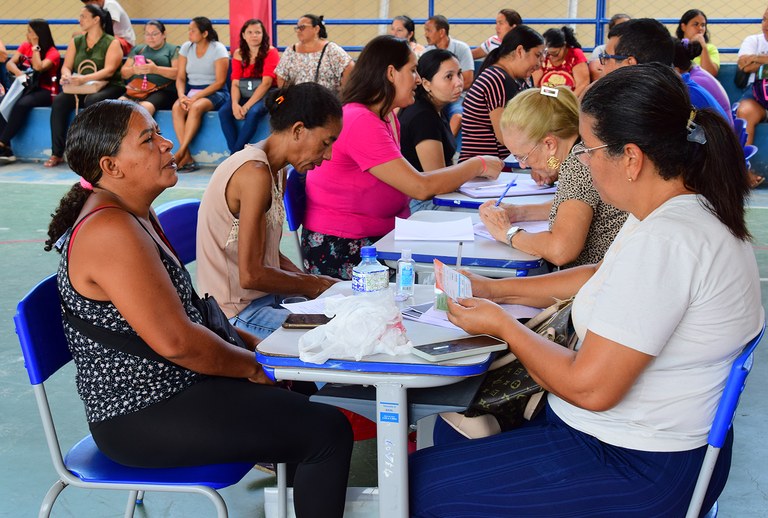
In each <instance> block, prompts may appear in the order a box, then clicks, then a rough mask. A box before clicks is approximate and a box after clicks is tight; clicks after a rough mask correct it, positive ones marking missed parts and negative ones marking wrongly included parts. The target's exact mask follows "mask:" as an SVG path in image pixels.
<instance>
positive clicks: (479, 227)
mask: <svg viewBox="0 0 768 518" xmlns="http://www.w3.org/2000/svg"><path fill="white" fill-rule="evenodd" d="M514 225H515V226H518V227H520V228H522V229H523V230H525V231H526V232H531V233H534V234H535V233H536V232H546V231H547V230H549V221H518V222H516V223H514ZM472 228H473V230H474V231H475V235H476V236H477V237H482V238H485V239H490V240H492V241H493V239H494V238H493V236H492V235H491V233H490V232H488V229H487V228H486V226H485V223H483V222H482V221H481V222H479V223H475V224H474V226H473V227H472Z"/></svg>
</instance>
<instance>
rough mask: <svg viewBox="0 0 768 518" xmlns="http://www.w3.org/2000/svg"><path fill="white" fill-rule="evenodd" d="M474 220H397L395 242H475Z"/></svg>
mask: <svg viewBox="0 0 768 518" xmlns="http://www.w3.org/2000/svg"><path fill="white" fill-rule="evenodd" d="M474 240H475V233H474V232H473V230H472V218H471V217H469V216H467V217H466V218H461V219H456V220H451V221H417V220H415V219H402V218H395V241H474Z"/></svg>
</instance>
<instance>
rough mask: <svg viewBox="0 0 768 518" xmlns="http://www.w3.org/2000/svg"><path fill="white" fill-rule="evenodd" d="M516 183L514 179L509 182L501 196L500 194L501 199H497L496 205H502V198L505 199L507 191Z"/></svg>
mask: <svg viewBox="0 0 768 518" xmlns="http://www.w3.org/2000/svg"><path fill="white" fill-rule="evenodd" d="M514 185H515V181H514V180H512V181H511V182H509V183H508V184H507V187H506V188H505V189H504V192H503V193H501V196H499V199H498V200H496V203H495V204H494V207H498V206H499V205H501V200H503V199H504V197H505V196H506V195H507V193H508V192H509V190H510V189H511V188H512V186H514Z"/></svg>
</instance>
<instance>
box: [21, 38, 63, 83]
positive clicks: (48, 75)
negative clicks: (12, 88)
mask: <svg viewBox="0 0 768 518" xmlns="http://www.w3.org/2000/svg"><path fill="white" fill-rule="evenodd" d="M16 52H18V53H19V55H21V59H19V62H18V63H17V65H16V66H18V67H19V70H25V69H26V68H28V67H31V66H32V45H31V44H30V43H29V42H28V41H25V42H24V43H22V44H21V45H19V49H18V50H17V51H16ZM41 57H42V58H43V59H44V60H45V59H47V60H49V61H50V62H51V63H53V66H52V67H51V68H49V69H48V70H46V71H45V72H44V73H43V74H41V75H40V88H43V89H45V90H48V91H49V92H51V93H52V94H56V93H57V92H58V84H57V83H56V82H54V80H53V78H54V77H57V76H58V75H59V69H60V68H61V54H59V51H58V50H56V47H51V48H50V49H48V52H46V53H45V56H41Z"/></svg>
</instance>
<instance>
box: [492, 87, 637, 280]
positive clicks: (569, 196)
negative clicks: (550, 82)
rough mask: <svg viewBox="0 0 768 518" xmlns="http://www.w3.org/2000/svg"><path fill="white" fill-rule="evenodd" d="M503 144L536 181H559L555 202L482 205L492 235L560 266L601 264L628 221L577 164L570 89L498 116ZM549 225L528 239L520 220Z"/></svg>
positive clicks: (515, 102)
mask: <svg viewBox="0 0 768 518" xmlns="http://www.w3.org/2000/svg"><path fill="white" fill-rule="evenodd" d="M501 132H502V135H503V137H504V145H505V146H507V148H509V150H510V151H511V152H512V154H513V155H514V156H515V158H517V160H518V161H519V162H520V163H521V165H526V166H528V167H530V168H531V176H533V178H534V179H536V180H537V182H539V183H554V181H555V180H557V179H558V178H559V182H558V187H557V194H555V199H554V200H553V201H552V202H549V203H542V204H538V205H508V204H505V203H502V204H501V205H499V206H498V207H496V206H495V201H491V202H486V203H484V204H483V205H482V206H481V207H480V217H481V218H482V220H483V222H484V223H485V225H486V227H488V230H489V231H490V232H491V234H492V235H493V236H494V237H495V238H496V239H497V240H499V241H501V242H503V243H507V244H509V245H510V246H511V247H513V248H516V249H518V250H521V251H523V252H527V253H529V254H533V255H538V256H541V257H543V258H544V259H546V260H547V261H549V262H550V263H552V264H554V265H556V266H564V267H570V266H577V265H580V264H591V263H596V262H598V261H599V260H600V259H602V258H603V255H604V254H605V251H606V250H607V249H608V246H609V245H610V244H611V242H612V241H613V238H614V237H615V236H616V234H617V232H618V231H619V229H620V228H621V225H623V224H624V221H625V220H626V219H627V213H626V212H623V211H620V210H618V209H616V208H615V207H613V206H611V205H609V204H607V203H605V202H603V201H602V200H601V199H600V196H599V194H598V193H597V191H596V190H595V188H594V187H593V186H592V179H591V178H590V172H589V168H588V167H587V166H586V165H584V164H583V163H582V162H581V161H579V157H578V154H579V153H580V151H581V150H582V149H583V146H582V145H581V143H580V140H581V139H580V137H579V105H578V101H577V99H576V96H575V95H574V94H573V92H571V91H570V89H568V88H566V87H559V88H542V89H540V90H539V89H531V90H526V91H524V92H521V93H519V94H518V95H517V96H515V98H514V99H512V101H510V103H509V104H508V105H507V107H506V108H505V110H504V112H503V113H502V116H501ZM545 219H549V230H547V231H545V232H536V233H530V232H526V231H525V230H522V229H520V228H519V227H518V226H516V223H517V222H520V221H537V220H545Z"/></svg>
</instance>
